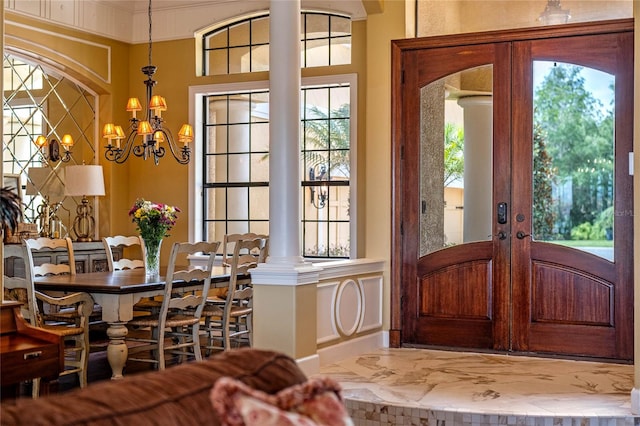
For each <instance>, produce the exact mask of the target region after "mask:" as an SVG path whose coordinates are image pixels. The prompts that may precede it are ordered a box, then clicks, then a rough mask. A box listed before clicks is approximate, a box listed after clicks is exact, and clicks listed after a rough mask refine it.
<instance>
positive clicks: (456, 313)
mask: <svg viewBox="0 0 640 426" xmlns="http://www.w3.org/2000/svg"><path fill="white" fill-rule="evenodd" d="M509 57H510V50H509V46H508V44H506V43H505V44H500V43H497V44H486V45H477V46H473V47H469V46H461V47H452V48H440V49H433V50H430V51H429V52H428V53H427V52H424V51H415V52H411V54H409V55H407V57H406V69H411V70H415V71H416V72H415V73H414V72H410V73H409V72H406V73H405V76H406V77H405V78H406V79H405V85H404V88H403V92H404V96H403V98H404V101H403V107H404V109H405V111H413V113H414V114H416V116H418V117H420V118H421V120H419V121H418V123H413V122H407V123H406V124H407V127H405V128H406V130H407V137H408V138H410V139H412V140H415V141H416V143H414V144H407V145H406V146H405V149H406V151H405V156H404V159H405V161H406V163H407V167H406V169H405V170H407V171H410V170H417V171H418V172H417V173H406V174H405V175H404V176H403V178H404V179H405V181H406V182H407V185H405V186H404V188H405V191H404V192H403V203H404V205H405V206H406V209H405V210H404V211H405V215H406V216H405V217H406V220H404V222H403V223H404V224H405V229H404V233H406V234H405V235H414V236H419V238H405V239H404V240H403V253H404V255H406V256H407V257H408V258H413V259H417V262H416V261H414V262H406V263H405V266H404V267H405V268H406V269H404V273H405V274H406V276H410V275H411V276H413V277H415V279H416V281H415V283H416V284H415V285H414V286H409V287H411V288H409V287H407V288H406V289H405V290H406V291H407V293H406V295H405V296H404V297H403V298H404V300H406V301H407V302H406V303H407V304H406V305H405V306H406V307H407V309H404V310H403V320H404V322H405V324H408V325H409V324H410V326H409V327H407V328H405V329H404V330H403V339H404V340H405V342H406V343H415V344H429V345H444V346H461V347H474V348H485V349H506V348H507V347H508V346H507V345H508V327H509V325H508V297H507V296H508V292H509V289H508V286H506V285H505V283H508V282H509V279H508V274H509V267H508V261H507V262H504V261H500V262H499V264H497V265H496V263H495V259H508V256H505V255H504V254H502V253H501V252H505V251H506V252H508V250H509V245H510V242H509V240H508V239H506V238H505V239H499V238H494V237H493V234H495V233H497V232H498V230H496V229H494V222H495V217H496V212H495V206H494V203H493V200H494V199H499V200H502V201H507V202H508V198H509V197H508V193H507V192H506V191H505V189H506V188H507V186H506V184H507V183H508V177H503V176H501V177H500V178H495V177H494V176H493V173H492V169H493V164H495V163H502V162H504V161H508V160H507V159H508V158H509V156H510V153H509V149H510V147H509V144H508V140H509V137H508V135H509V130H510V127H509V123H508V120H507V121H504V120H503V121H502V122H496V121H495V120H493V117H494V116H499V115H502V114H505V113H508V111H509V105H510V101H509V97H508V96H507V94H508V91H509V85H508V82H509V79H508V71H509V69H508V64H509V63H510V59H509ZM494 82H498V83H497V84H496V83H494ZM496 97H500V98H501V99H504V102H499V103H496V102H494V101H493V99H495V98H496ZM448 102H454V103H457V104H465V106H464V114H468V113H469V111H470V110H471V111H472V113H473V114H476V116H480V117H483V118H485V119H486V118H488V120H490V122H489V123H488V124H487V123H486V122H482V121H476V122H475V123H474V124H475V125H476V127H474V128H473V130H472V131H471V130H469V127H468V126H469V124H468V123H465V126H466V127H467V128H466V129H465V131H469V132H471V133H474V132H475V134H476V135H477V136H478V137H477V138H476V139H475V140H474V142H476V143H477V145H472V144H471V143H468V144H466V145H465V148H464V153H463V155H464V176H463V177H462V178H461V179H460V180H461V182H462V185H463V186H464V187H467V188H473V190H469V191H466V194H465V196H464V198H465V199H464V204H465V206H464V208H463V209H456V208H455V206H452V205H449V204H447V202H451V203H454V202H456V198H455V196H451V195H450V192H454V191H455V190H456V188H455V186H456V185H455V184H454V185H448V183H449V182H447V179H448V176H447V173H446V167H445V164H444V162H445V158H446V155H447V154H446V153H445V151H446V149H445V148H446V146H445V144H444V143H443V141H444V140H445V139H446V137H447V129H446V125H447V124H450V121H449V115H450V111H449V106H447V105H446V104H447V103H448ZM458 108H460V107H458ZM411 115H412V114H411V113H410V114H408V115H405V117H411ZM454 115H455V114H454ZM451 121H455V120H451ZM482 134H483V135H482ZM492 137H495V138H497V140H500V141H504V142H505V143H501V144H496V143H493V138H492ZM468 139H471V138H468ZM485 139H486V140H485ZM483 144H486V146H484V145H483ZM469 159H471V160H469ZM413 188H420V190H419V191H415V190H413ZM456 211H460V212H462V216H463V217H462V219H461V218H460V217H459V216H458V215H455V216H454V219H453V220H452V222H457V223H458V226H459V227H461V228H462V230H461V231H460V232H458V233H457V235H455V236H453V235H454V234H453V233H451V232H448V231H450V229H451V228H452V227H451V226H450V225H451V224H450V223H447V218H449V219H450V218H451V213H456ZM500 226H508V225H500ZM502 232H504V231H502ZM454 238H457V239H458V241H454ZM414 256H415V257H414ZM496 283H498V284H496Z"/></svg>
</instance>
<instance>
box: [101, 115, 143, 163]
mask: <svg viewBox="0 0 640 426" xmlns="http://www.w3.org/2000/svg"><path fill="white" fill-rule="evenodd" d="M130 129H131V130H130V131H129V135H128V136H127V140H126V142H125V143H124V148H111V147H107V148H108V149H107V153H108V152H109V151H111V150H113V151H114V154H113V156H112V157H113V160H111V161H115V162H116V163H118V164H122V163H124V162H125V161H127V159H128V158H129V155H130V154H131V148H133V144H134V142H135V139H136V133H137V130H138V120H136V119H131V127H130ZM107 153H105V155H106V154H107Z"/></svg>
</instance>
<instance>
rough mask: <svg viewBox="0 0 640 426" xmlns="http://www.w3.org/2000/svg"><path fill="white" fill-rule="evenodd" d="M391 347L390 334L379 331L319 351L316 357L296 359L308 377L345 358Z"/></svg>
mask: <svg viewBox="0 0 640 426" xmlns="http://www.w3.org/2000/svg"><path fill="white" fill-rule="evenodd" d="M388 347H389V332H388V331H378V332H376V333H372V334H368V335H366V336H362V337H357V338H355V339H351V340H348V341H346V342H340V343H337V344H335V345H332V346H328V347H326V348H322V349H319V350H318V352H317V353H316V354H314V355H310V356H307V357H304V358H298V359H296V362H297V363H298V367H300V369H301V370H302V371H304V373H305V374H306V375H307V376H311V375H314V374H318V373H319V372H320V367H322V366H325V365H328V364H333V363H335V362H338V361H341V360H343V359H345V358H350V357H353V356H358V355H362V354H364V353H367V352H371V351H374V350H376V349H380V348H388Z"/></svg>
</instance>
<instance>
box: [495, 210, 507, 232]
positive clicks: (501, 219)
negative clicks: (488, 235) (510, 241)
mask: <svg viewBox="0 0 640 426" xmlns="http://www.w3.org/2000/svg"><path fill="white" fill-rule="evenodd" d="M497 216H498V223H499V224H501V225H504V224H505V223H507V203H498V208H497ZM505 238H506V237H505Z"/></svg>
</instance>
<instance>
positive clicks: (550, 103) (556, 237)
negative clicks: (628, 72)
mask: <svg viewBox="0 0 640 426" xmlns="http://www.w3.org/2000/svg"><path fill="white" fill-rule="evenodd" d="M533 75H534V78H533V82H534V87H533V91H534V93H533V99H534V101H533V102H534V103H533V105H534V108H533V110H534V112H533V115H534V117H533V118H534V126H533V237H534V239H535V240H536V241H545V242H550V243H556V244H562V245H566V246H570V247H573V248H576V249H579V250H584V251H588V252H590V253H593V254H596V255H598V256H601V257H604V258H605V259H608V260H610V261H613V241H614V239H613V235H614V223H613V222H614V221H613V219H614V199H613V194H614V174H613V170H614V125H613V123H614V105H615V102H614V101H615V99H614V95H615V92H614V84H615V79H614V76H613V75H611V74H608V73H605V72H602V71H599V70H596V69H593V68H588V67H583V66H579V65H574V64H567V63H560V62H551V61H534V63H533Z"/></svg>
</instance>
